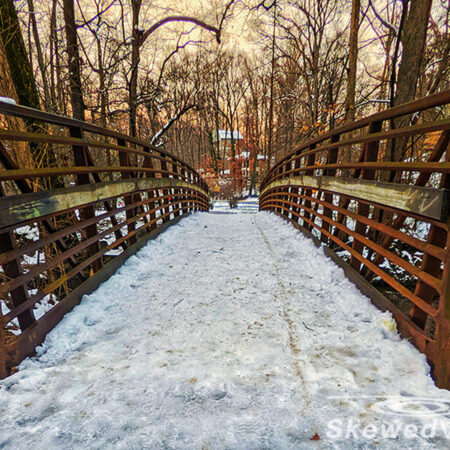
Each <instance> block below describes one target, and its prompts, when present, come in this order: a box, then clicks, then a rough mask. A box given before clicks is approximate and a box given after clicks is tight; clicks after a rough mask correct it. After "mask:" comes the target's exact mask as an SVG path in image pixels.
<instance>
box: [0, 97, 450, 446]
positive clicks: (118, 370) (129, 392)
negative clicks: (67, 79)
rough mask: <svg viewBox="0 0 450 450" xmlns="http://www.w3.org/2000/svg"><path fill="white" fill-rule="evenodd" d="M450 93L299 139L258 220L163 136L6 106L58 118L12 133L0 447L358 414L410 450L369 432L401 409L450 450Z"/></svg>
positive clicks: (325, 427) (282, 442) (7, 131)
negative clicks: (158, 142) (150, 137)
mask: <svg viewBox="0 0 450 450" xmlns="http://www.w3.org/2000/svg"><path fill="white" fill-rule="evenodd" d="M449 103H450V91H445V92H441V93H439V94H436V95H433V96H430V97H427V98H424V99H420V100H417V101H414V102H411V103H408V104H404V105H400V106H397V107H395V108H392V109H389V110H386V111H383V112H381V113H377V114H375V115H373V116H370V117H367V118H364V119H361V120H359V121H356V122H354V123H351V124H347V125H345V126H343V127H341V128H338V129H334V130H332V131H330V132H328V133H326V134H324V135H321V136H319V137H317V138H315V139H313V140H311V141H309V142H307V143H305V144H301V145H300V146H299V147H297V148H296V150H295V152H294V153H292V154H290V155H288V156H287V157H285V158H284V159H282V160H281V161H279V162H278V163H277V164H276V165H275V166H274V167H273V168H272V169H271V170H270V172H269V173H268V174H267V176H266V178H265V179H264V181H263V183H262V184H261V187H260V196H259V210H260V212H258V211H257V208H256V207H255V202H254V201H253V202H252V201H250V202H247V203H242V204H238V207H237V209H236V210H229V209H228V208H227V207H226V206H225V205H224V204H216V205H213V208H212V209H210V207H211V203H210V198H209V191H208V186H207V185H206V183H205V182H204V181H203V180H202V179H201V177H200V176H199V174H198V173H197V172H196V171H195V169H194V168H193V167H191V166H190V165H188V164H186V163H185V162H183V161H181V160H180V159H178V158H176V157H174V156H173V155H170V154H168V153H166V152H164V150H162V149H160V148H156V147H153V146H151V145H150V144H149V143H148V142H146V141H143V140H140V139H136V138H131V137H130V136H127V135H124V134H121V133H118V132H116V131H113V130H107V129H104V128H100V127H97V126H94V125H92V124H88V123H84V122H79V121H76V120H73V119H70V118H67V117H62V116H57V115H54V114H49V113H44V112H42V111H37V110H32V109H29V108H25V107H22V106H17V105H11V104H6V103H0V115H1V116H2V118H3V122H2V123H3V124H8V123H13V121H12V120H10V119H12V118H14V120H15V122H14V123H21V121H23V122H24V123H30V122H32V123H34V124H39V126H38V127H37V126H35V129H36V131H35V132H33V133H30V132H25V131H23V130H21V129H19V127H16V128H15V127H11V126H4V127H3V128H2V129H1V130H0V162H1V164H2V166H3V168H2V170H0V181H1V182H2V183H1V186H2V191H1V193H2V195H1V198H0V211H1V213H0V265H1V267H2V270H1V272H0V276H1V282H2V283H1V285H0V293H1V298H2V309H1V314H0V320H1V325H2V326H0V333H1V334H0V356H1V360H0V377H1V378H3V381H1V382H0V411H1V415H2V422H1V424H0V447H6V448H8V447H12V446H14V447H16V448H17V447H25V446H27V447H29V446H31V445H34V446H35V447H37V448H52V447H55V446H56V447H65V448H72V447H80V446H82V447H95V448H97V447H98V448H105V447H111V446H126V447H127V448H128V447H132V448H134V447H137V448H144V447H146V446H148V447H168V448H183V446H186V445H187V443H189V445H192V446H196V447H198V448H215V447H217V446H222V447H229V448H242V447H251V448H263V447H264V448H274V447H275V448H305V447H309V446H322V447H324V448H331V447H333V446H334V445H346V444H345V443H346V442H348V439H349V436H348V435H347V433H346V432H345V429H343V428H342V427H344V428H345V426H346V424H347V425H348V423H350V422H351V420H353V418H356V419H357V426H356V425H355V423H353V422H351V423H352V425H351V427H353V428H351V430H350V439H351V440H353V441H354V442H356V443H359V445H363V444H368V443H373V439H374V437H373V436H375V437H376V440H377V445H378V446H379V448H389V449H392V448H404V442H406V441H404V440H402V437H403V438H405V436H404V435H402V434H401V433H402V432H404V431H405V430H403V429H402V428H401V427H400V431H399V433H400V436H391V435H388V436H387V437H385V436H384V437H379V436H378V435H376V434H373V433H372V437H370V436H367V435H366V434H365V430H367V427H372V428H370V429H372V431H373V427H375V428H376V429H381V430H382V429H383V426H388V425H389V424H390V423H391V422H392V420H393V417H395V419H396V421H398V423H399V424H400V426H403V425H404V426H407V425H408V424H409V425H410V424H411V421H412V422H413V424H414V426H415V427H416V433H415V434H414V433H413V436H412V437H411V436H410V437H409V438H408V439H409V440H408V441H407V443H408V445H409V446H412V447H414V448H432V447H435V448H444V447H445V446H446V445H447V444H448V440H446V439H448V438H449V436H448V434H445V433H446V432H447V431H448V430H449V429H450V428H449V427H450V425H449V424H450V417H449V411H450V409H449V408H450V407H449V405H450V394H449V392H448V391H446V390H441V389H438V387H440V388H446V389H449V388H450V358H449V355H450V284H449V280H450V277H449V253H448V252H449V246H450V245H449V244H450V241H449V239H450V238H449V233H448V228H449V219H448V213H449V208H448V206H449V205H448V201H449V197H448V189H449V180H450V178H449V176H448V174H449V172H450V159H449V152H448V149H449V140H450V119H448V108H449ZM24 143H25V144H26V145H27V146H28V148H29V149H30V151H31V153H32V155H33V158H32V159H31V160H20V158H19V157H18V156H17V157H14V152H13V149H17V148H20V146H21V145H24ZM398 146H401V149H402V154H403V158H402V160H401V161H392V160H390V159H389V158H388V157H387V156H386V155H388V152H389V150H392V149H394V148H398ZM419 148H420V149H421V152H420V153H419V152H418V149H419ZM43 155H46V156H45V157H43ZM48 155H50V156H48ZM51 155H53V157H51ZM208 211H209V212H208ZM399 333H400V334H399ZM430 370H431V375H432V377H433V379H432V378H431V376H430V375H429V372H430ZM435 383H436V385H437V386H438V387H436V385H435ZM421 399H422V400H421ZM423 399H426V400H423ZM383 408H384V409H383ZM446 408H447V409H446ZM417 411H419V412H420V413H422V415H421V414H416V413H417ZM405 417H406V419H405ZM430 417H431V418H432V419H436V418H439V420H440V422H439V425H440V426H441V428H440V429H439V430H440V432H438V433H437V435H436V436H435V435H433V437H432V439H431V438H430V436H429V435H426V433H425V432H423V433H422V432H421V431H422V430H425V428H424V427H425V426H426V425H427V424H428V422H427V420H430ZM408 420H409V422H408ZM349 421H350V422H349ZM377 427H378V428H377ZM369 431H370V430H369ZM394 431H395V430H394ZM394 434H395V433H394Z"/></svg>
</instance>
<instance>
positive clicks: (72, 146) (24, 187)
mask: <svg viewBox="0 0 450 450" xmlns="http://www.w3.org/2000/svg"><path fill="white" fill-rule="evenodd" d="M20 128H21V129H22V130H25V129H27V130H28V131H27V132H25V131H19V130H18V129H20ZM30 130H31V132H30ZM208 209H209V196H208V187H207V185H206V183H205V182H204V181H203V180H202V179H201V178H200V176H199V175H198V173H197V172H196V171H195V170H194V169H193V168H192V167H190V166H189V165H188V164H186V163H184V162H183V161H181V160H179V159H178V158H175V157H173V156H172V155H170V154H168V153H166V152H164V151H163V150H160V149H158V148H155V147H152V146H151V145H150V144H149V143H148V142H146V141H143V140H140V139H135V138H131V137H129V136H127V135H124V134H121V133H117V132H115V131H112V130H108V129H104V128H100V127H97V126H95V125H91V124H88V123H84V122H79V121H76V120H73V119H70V118H67V117H61V116H57V115H53V114H48V113H44V112H42V111H37V110H32V109H29V108H24V107H21V106H16V105H11V104H7V103H0V268H1V270H0V306H1V309H0V378H3V377H5V376H7V375H8V374H9V373H10V372H11V370H12V369H13V367H14V366H15V365H17V364H18V363H19V362H20V361H22V360H23V359H24V358H25V357H26V356H28V355H31V354H32V353H33V352H34V350H35V348H36V346H37V345H39V344H40V343H41V342H42V341H43V339H44V338H45V335H46V334H47V333H48V332H49V331H50V330H51V329H52V328H53V327H54V326H55V325H56V324H57V323H58V322H59V321H60V320H61V318H62V316H63V315H64V314H65V313H66V312H67V311H69V310H70V309H72V308H73V307H74V306H75V305H76V304H78V303H79V302H80V300H81V298H82V296H83V295H84V294H86V293H89V292H91V291H93V290H94V289H95V288H96V287H97V286H98V285H99V284H100V283H101V282H102V281H104V280H106V279H107V278H108V277H109V276H110V275H111V274H112V273H113V272H114V270H116V269H117V268H118V267H119V266H120V264H122V263H123V261H124V260H125V259H126V258H127V257H128V256H130V255H131V254H133V253H134V252H136V251H137V250H138V249H139V248H140V247H141V246H142V245H144V243H145V242H147V241H148V240H149V239H150V238H152V237H154V236H156V235H157V234H158V233H160V232H161V231H162V230H164V229H165V228H167V226H169V225H170V224H172V223H174V222H176V221H177V220H178V219H179V218H180V217H181V216H183V215H186V214H188V213H190V212H192V211H197V210H203V211H207V210H208Z"/></svg>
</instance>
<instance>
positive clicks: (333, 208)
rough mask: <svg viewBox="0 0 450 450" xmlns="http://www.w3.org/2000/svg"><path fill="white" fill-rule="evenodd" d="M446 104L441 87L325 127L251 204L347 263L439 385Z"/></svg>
mask: <svg viewBox="0 0 450 450" xmlns="http://www.w3.org/2000/svg"><path fill="white" fill-rule="evenodd" d="M449 103H450V90H448V91H444V92H441V93H439V94H436V95H433V96H430V97H427V98H423V99H420V100H417V101H414V102H411V103H407V104H404V105H400V106H397V107H394V108H392V109H389V110H386V111H383V112H381V113H378V114H374V115H372V116H370V117H367V118H364V119H362V120H359V121H356V122H354V123H351V124H348V125H345V126H343V127H341V128H337V129H334V130H331V131H330V132H328V133H326V134H324V135H322V136H319V137H318V138H316V139H314V140H312V141H309V142H307V143H305V144H302V145H301V146H299V147H298V148H297V149H296V150H295V151H294V152H293V153H292V154H290V155H288V156H287V157H286V158H284V159H283V160H281V161H280V162H278V163H277V164H276V165H275V166H274V167H273V168H272V169H271V171H270V172H269V173H268V174H267V176H266V178H265V179H264V180H263V183H262V185H261V194H260V209H261V210H268V211H274V212H275V213H277V214H279V215H281V216H283V217H285V218H287V219H289V220H290V221H292V222H294V223H295V224H296V225H297V226H299V227H300V228H301V229H302V230H303V231H304V232H306V233H307V234H308V235H310V236H312V237H314V239H315V240H316V242H317V243H318V244H319V243H320V244H321V245H323V246H324V247H325V248H326V251H327V253H328V254H330V255H331V256H333V257H334V259H336V257H335V255H338V256H339V257H340V258H341V260H344V261H346V262H347V263H348V265H343V267H344V268H345V270H346V272H347V274H348V275H349V276H350V277H351V278H352V279H354V281H356V282H357V284H358V286H359V287H360V288H362V290H364V291H365V292H366V293H367V294H368V295H369V296H370V297H372V300H373V301H374V303H375V304H376V305H377V306H378V307H380V308H381V309H384V310H386V309H388V310H390V311H391V312H392V313H393V315H394V317H395V319H396V321H397V324H398V328H399V331H400V332H401V333H402V335H403V336H404V337H407V338H410V339H411V341H412V342H413V343H414V344H415V345H416V346H417V348H419V350H420V351H422V352H423V353H425V354H426V356H427V358H428V360H429V362H430V364H431V366H432V368H433V372H434V376H435V379H436V381H437V383H438V385H439V386H442V387H446V388H450V283H449V279H450V276H449V247H450V238H449V225H450V222H449V210H450V208H449V189H450V176H449V172H450V150H449V141H450V119H449V113H450V106H449ZM392 155H394V156H392ZM395 155H401V157H400V158H399V160H395V161H394V159H395ZM330 250H332V252H334V253H332V252H331V251H330ZM341 265H342V264H341ZM349 266H350V267H351V268H352V269H353V270H351V269H349ZM299 270H301V267H300V263H299ZM355 273H357V275H355ZM368 282H371V284H372V286H375V287H377V288H378V291H376V292H374V291H375V290H374V289H373V287H371V286H370V285H369V284H368Z"/></svg>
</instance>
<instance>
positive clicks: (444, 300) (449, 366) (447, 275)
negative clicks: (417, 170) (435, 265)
mask: <svg viewBox="0 0 450 450" xmlns="http://www.w3.org/2000/svg"><path fill="white" fill-rule="evenodd" d="M448 159H449V158H448V157H447V160H448ZM447 178H450V177H448V176H447ZM449 203H450V201H449ZM449 206H450V205H449ZM446 248H447V254H446V261H445V262H444V272H443V275H442V281H443V285H444V286H443V291H442V294H441V296H440V299H439V314H438V316H437V318H436V344H437V352H436V353H437V354H436V363H435V367H434V376H435V379H436V384H437V385H438V386H439V387H440V388H444V389H450V357H449V355H450V257H449V256H450V255H449V249H450V219H448V220H447V245H446Z"/></svg>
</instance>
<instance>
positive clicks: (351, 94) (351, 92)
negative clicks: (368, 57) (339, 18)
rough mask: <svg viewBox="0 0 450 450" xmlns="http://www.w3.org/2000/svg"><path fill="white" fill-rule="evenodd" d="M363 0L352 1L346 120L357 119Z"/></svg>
mask: <svg viewBox="0 0 450 450" xmlns="http://www.w3.org/2000/svg"><path fill="white" fill-rule="evenodd" d="M360 9H361V0H353V1H352V17H351V23H350V42H349V60H348V78H347V96H346V98H345V121H346V122H353V121H354V120H355V92H356V70H357V62H358V31H359V11H360Z"/></svg>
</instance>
